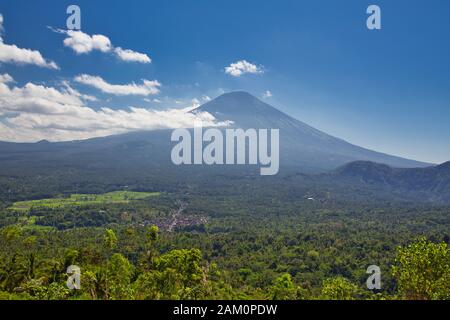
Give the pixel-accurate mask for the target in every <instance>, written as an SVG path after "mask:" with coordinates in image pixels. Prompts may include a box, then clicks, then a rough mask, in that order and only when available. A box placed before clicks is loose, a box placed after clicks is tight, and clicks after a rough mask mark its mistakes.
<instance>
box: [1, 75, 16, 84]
mask: <svg viewBox="0 0 450 320" xmlns="http://www.w3.org/2000/svg"><path fill="white" fill-rule="evenodd" d="M11 82H14V79H13V78H12V77H11V76H10V75H9V74H7V73H5V74H0V83H11Z"/></svg>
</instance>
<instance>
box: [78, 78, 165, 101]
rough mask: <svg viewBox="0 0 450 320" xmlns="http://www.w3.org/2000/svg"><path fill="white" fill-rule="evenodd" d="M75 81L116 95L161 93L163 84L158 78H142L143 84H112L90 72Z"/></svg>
mask: <svg viewBox="0 0 450 320" xmlns="http://www.w3.org/2000/svg"><path fill="white" fill-rule="evenodd" d="M75 81H76V82H78V83H82V84H85V85H88V86H92V87H94V88H97V89H99V90H100V91H102V92H104V93H109V94H113V95H116V96H127V95H136V96H149V95H154V94H158V93H159V88H160V87H161V84H160V83H159V82H158V81H157V80H153V81H150V80H146V79H144V80H142V84H136V83H134V82H133V83H130V84H110V83H108V82H106V81H105V80H103V79H102V78H101V77H98V76H91V75H88V74H82V75H79V76H77V77H75Z"/></svg>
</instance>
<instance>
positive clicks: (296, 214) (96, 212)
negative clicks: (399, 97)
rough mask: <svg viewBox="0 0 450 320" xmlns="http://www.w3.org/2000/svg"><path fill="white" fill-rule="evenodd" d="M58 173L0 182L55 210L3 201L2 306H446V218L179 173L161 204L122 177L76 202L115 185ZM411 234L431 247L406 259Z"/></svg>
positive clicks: (309, 189)
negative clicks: (136, 302) (262, 302)
mask: <svg viewBox="0 0 450 320" xmlns="http://www.w3.org/2000/svg"><path fill="white" fill-rule="evenodd" d="M54 175H55V172H53V173H48V175H47V176H46V181H47V182H48V183H46V184H40V185H39V186H36V185H33V181H36V180H38V179H39V178H38V177H21V178H20V179H23V180H25V181H28V183H27V184H24V185H19V184H17V183H16V184H14V183H12V182H11V181H12V180H11V179H9V178H6V177H5V176H4V177H3V178H2V179H1V184H2V186H4V185H5V184H8V185H9V186H10V187H11V189H10V190H15V189H12V188H17V189H19V190H20V189H22V190H23V187H24V186H26V188H27V189H28V190H34V191H33V192H32V193H31V195H32V196H31V195H30V196H29V197H30V199H31V198H35V199H38V198H41V199H48V198H51V197H55V198H56V199H54V200H42V201H38V202H31V203H30V202H25V203H23V202H18V203H17V202H16V201H23V200H24V198H25V197H26V193H25V192H20V193H16V192H15V191H11V192H7V195H8V196H7V197H5V196H3V197H2V207H3V209H2V210H1V214H0V225H1V226H2V228H1V230H0V234H1V235H0V244H1V249H0V252H1V253H0V255H1V258H0V261H1V263H0V291H2V293H1V294H0V297H1V298H3V299H181V298H186V299H207V298H211V299H224V298H225V299H252V298H255V299H318V298H319V299H402V298H406V299H413V298H414V299H448V298H449V297H448V292H449V284H450V282H449V281H448V275H449V274H450V273H449V269H448V268H449V261H450V257H449V249H448V247H447V244H448V243H449V240H450V234H449V225H450V216H449V212H450V208H449V207H447V206H442V205H432V204H429V203H428V204H423V203H422V204H420V203H412V202H409V203H406V202H404V201H396V200H392V199H390V200H389V198H387V199H384V200H383V201H380V200H379V199H375V198H373V197H372V196H368V197H366V198H364V197H365V195H364V194H363V193H362V192H361V191H358V192H357V195H358V196H357V197H354V198H353V197H352V196H351V195H352V194H353V193H352V192H353V190H351V191H349V190H348V191H345V189H343V188H341V187H333V185H327V184H320V185H316V184H315V183H312V182H307V179H306V178H305V177H303V176H302V175H300V176H298V175H285V176H281V175H280V176H277V177H270V178H268V179H266V178H265V177H264V178H263V177H260V176H257V175H252V173H251V172H247V174H246V175H243V174H235V175H234V174H232V173H230V174H227V175H213V174H212V173H210V175H209V176H208V175H195V174H187V173H186V174H185V176H184V179H183V180H180V182H179V184H178V185H176V187H171V188H165V189H162V190H159V191H160V193H146V192H156V191H157V190H155V189H154V188H153V187H152V180H151V179H149V180H147V182H145V181H141V180H134V179H130V178H129V177H122V183H121V184H120V185H121V186H128V188H129V190H130V191H127V192H118V193H113V194H112V195H114V196H111V194H109V195H102V194H100V195H98V196H96V197H94V196H92V195H91V196H89V195H80V194H84V193H86V194H91V193H92V192H93V191H94V190H96V189H99V190H100V189H101V190H111V189H113V188H114V187H115V186H117V185H118V184H117V181H118V179H119V176H114V175H112V174H111V175H107V176H93V175H90V176H89V178H90V180H88V181H89V182H84V183H83V182H82V181H81V180H77V181H78V182H76V183H72V182H73V181H71V184H70V185H71V186H70V187H69V188H67V192H63V190H64V189H61V187H60V186H59V185H56V186H54V185H52V184H51V183H49V182H51V181H61V180H60V179H57V177H55V176H54ZM85 177H86V176H83V175H81V176H79V175H77V176H76V179H82V180H84V179H85ZM106 177H108V178H106ZM144 177H145V176H144ZM166 177H170V174H169V173H168V174H167V175H166ZM299 177H301V179H300V178H299ZM188 178H189V179H188ZM20 179H16V180H15V181H20ZM136 179H137V178H136ZM141 179H144V178H143V177H141ZM147 179H148V178H147ZM298 179H300V180H298ZM133 181H135V182H134V183H136V184H135V185H133ZM300 181H301V183H299V182H300ZM144 185H148V186H149V187H148V189H147V190H145V189H144V188H143V187H142V186H144ZM162 185H163V184H161V186H162ZM74 186H78V187H77V189H76V190H75V189H74ZM268 186H271V187H270V188H269V187H268ZM133 189H134V190H138V191H140V192H144V193H134V192H131V190H133ZM2 190H5V189H4V188H3V187H2ZM54 190H58V192H56V191H54ZM74 192H75V193H77V194H78V196H70V195H71V194H72V193H74ZM127 195H128V196H127ZM125 197H127V198H128V199H127V200H126V201H123V200H124V199H125ZM99 199H102V201H98V200H99ZM74 200H76V201H74ZM25 204H26V208H27V209H26V210H25V209H24V208H25ZM30 204H34V205H30ZM36 204H39V205H36ZM49 204H51V205H49ZM56 204H58V205H56ZM12 208H19V210H15V209H12ZM153 225H159V227H160V228H159V231H158V228H155V227H152V226H153ZM421 236H424V237H425V238H427V239H428V240H429V241H431V242H432V243H440V245H436V246H434V244H432V243H431V242H430V243H428V242H423V241H422V242H418V243H417V244H415V245H413V246H412V247H408V245H410V244H412V243H416V242H417V240H418V239H419V238H420V237H421ZM398 246H403V248H404V249H401V250H397V247H398ZM423 257H426V262H425V263H426V264H424V262H423V260H421V259H423ZM414 259H418V260H417V261H416V262H414V261H415V260H414ZM72 264H74V265H78V266H80V267H81V270H82V280H81V283H82V290H79V291H73V292H72V291H69V290H68V289H67V288H66V286H65V281H66V280H67V277H68V275H67V274H66V269H67V267H68V266H69V265H72ZM372 264H375V265H378V266H380V268H381V271H382V290H380V291H375V292H371V291H369V290H368V289H367V288H366V285H365V282H366V279H367V277H368V276H369V275H368V274H366V268H367V267H368V266H369V265H372ZM393 266H396V267H395V268H393ZM420 268H423V270H421V269H420ZM411 273H414V274H415V275H414V274H413V275H411ZM424 277H426V279H428V281H425V280H426V279H424ZM411 278H413V279H416V280H414V282H412V283H410V282H409V279H411ZM429 283H431V285H428V284H429Z"/></svg>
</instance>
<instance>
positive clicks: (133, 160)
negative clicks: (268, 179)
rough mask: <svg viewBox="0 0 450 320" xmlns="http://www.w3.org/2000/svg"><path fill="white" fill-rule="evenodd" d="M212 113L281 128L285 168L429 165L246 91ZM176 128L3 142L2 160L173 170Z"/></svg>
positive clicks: (247, 124)
mask: <svg viewBox="0 0 450 320" xmlns="http://www.w3.org/2000/svg"><path fill="white" fill-rule="evenodd" d="M191 112H193V113H196V112H208V113H210V114H212V115H213V116H214V117H215V118H216V119H217V120H219V121H232V122H233V125H232V126H233V127H239V128H255V129H263V128H268V129H269V128H276V129H280V165H281V166H282V167H283V166H289V167H295V168H297V169H298V170H300V171H303V172H323V171H327V170H332V169H335V168H337V167H339V166H342V165H344V164H345V163H349V162H352V161H359V160H364V161H372V162H377V163H384V164H387V165H389V166H393V167H403V168H411V167H426V166H429V164H426V163H422V162H418V161H413V160H408V159H403V158H400V157H395V156H391V155H387V154H383V153H379V152H375V151H371V150H368V149H365V148H361V147H358V146H355V145H352V144H350V143H348V142H346V141H344V140H341V139H338V138H335V137H333V136H330V135H328V134H326V133H323V132H321V131H319V130H317V129H315V128H313V127H311V126H309V125H307V124H305V123H303V122H301V121H299V120H296V119H294V118H292V117H290V116H288V115H286V114H285V113H283V112H281V111H279V110H277V109H275V108H274V107H272V106H270V105H268V104H266V103H264V102H262V101H261V100H259V99H257V98H255V97H254V96H252V95H251V94H249V93H246V92H231V93H227V94H223V95H221V96H219V97H218V98H216V99H214V100H212V101H210V102H208V103H206V104H204V105H202V106H200V107H199V108H197V109H195V110H193V111H191ZM170 134H171V130H155V131H145V132H132V133H127V134H122V135H115V136H108V137H104V138H95V139H89V140H84V141H73V142H58V143H50V142H48V141H41V142H38V143H35V144H17V143H0V161H2V162H3V163H4V164H5V162H6V163H7V162H8V161H14V162H15V163H16V164H18V163H21V162H27V163H34V164H39V162H42V161H45V162H46V163H47V164H48V163H55V164H57V163H65V164H67V163H76V164H77V165H78V166H82V165H86V166H89V167H95V166H117V165H120V164H123V165H128V166H129V165H133V166H135V168H139V167H140V166H144V167H148V166H151V165H157V166H173V165H172V163H171V160H170V152H171V148H172V146H173V145H174V143H172V142H171V141H170Z"/></svg>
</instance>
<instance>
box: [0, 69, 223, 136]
mask: <svg viewBox="0 0 450 320" xmlns="http://www.w3.org/2000/svg"><path fill="white" fill-rule="evenodd" d="M0 79H6V82H8V83H11V82H12V81H13V80H12V78H11V77H10V76H8V75H1V77H0ZM0 115H2V118H3V120H2V121H1V122H0V140H3V141H15V142H33V141H39V140H42V139H47V140H50V141H67V140H77V139H87V138H92V137H101V136H107V135H111V134H118V133H125V132H130V131H137V130H154V129H168V128H191V127H193V125H194V123H195V122H196V121H198V120H201V121H202V122H203V124H204V125H205V126H226V125H228V124H229V122H217V121H216V119H215V118H214V117H213V116H212V115H211V114H209V113H206V112H202V113H196V114H194V113H189V112H187V111H186V109H169V110H162V111H156V110H148V109H144V108H139V107H130V108H128V109H126V110H124V109H120V110H113V109H110V108H102V109H100V110H94V109H92V108H89V107H87V106H86V105H85V104H84V103H83V100H82V98H81V97H80V94H79V92H77V91H76V92H74V91H71V90H68V89H67V86H65V85H64V84H63V88H60V89H58V88H53V87H45V86H41V85H36V84H33V83H27V84H26V85H25V86H23V87H15V86H11V87H10V86H8V85H6V83H5V82H0Z"/></svg>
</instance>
